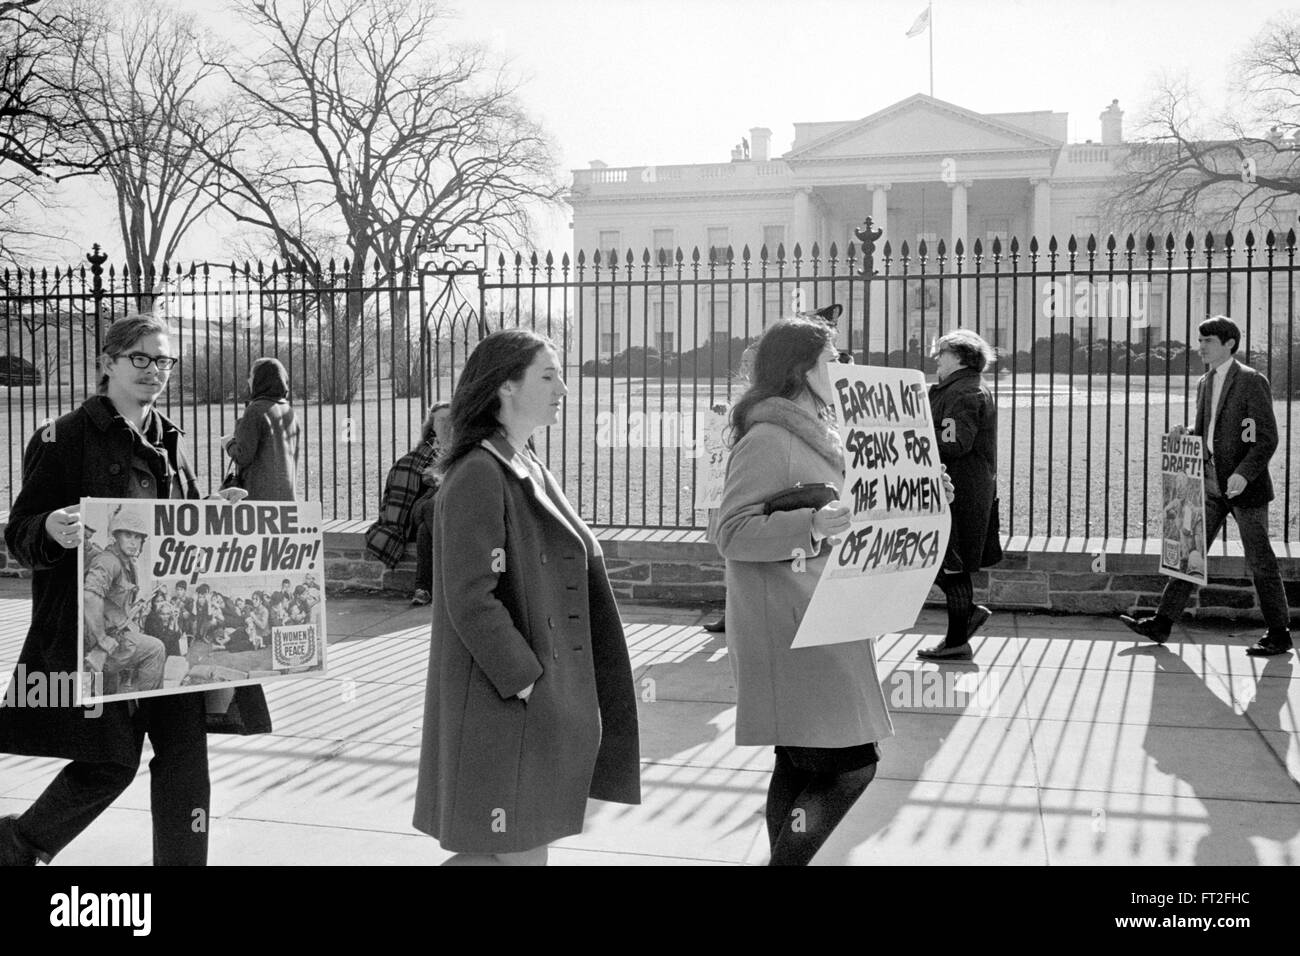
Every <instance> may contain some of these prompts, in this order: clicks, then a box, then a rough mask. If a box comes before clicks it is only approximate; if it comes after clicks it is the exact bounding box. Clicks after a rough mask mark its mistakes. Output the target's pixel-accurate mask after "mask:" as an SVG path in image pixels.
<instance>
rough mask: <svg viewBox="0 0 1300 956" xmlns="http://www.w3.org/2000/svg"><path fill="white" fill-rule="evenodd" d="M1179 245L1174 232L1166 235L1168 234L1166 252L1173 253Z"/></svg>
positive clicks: (1166, 235)
mask: <svg viewBox="0 0 1300 956" xmlns="http://www.w3.org/2000/svg"><path fill="white" fill-rule="evenodd" d="M1177 245H1178V243H1177V242H1176V241H1175V240H1174V234H1173V233H1172V232H1170V233H1166V234H1165V252H1173V251H1174V247H1175V246H1177Z"/></svg>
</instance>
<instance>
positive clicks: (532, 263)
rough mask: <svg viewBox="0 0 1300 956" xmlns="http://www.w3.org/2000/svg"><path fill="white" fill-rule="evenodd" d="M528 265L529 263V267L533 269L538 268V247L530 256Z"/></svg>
mask: <svg viewBox="0 0 1300 956" xmlns="http://www.w3.org/2000/svg"><path fill="white" fill-rule="evenodd" d="M528 265H529V267H530V268H532V269H536V268H537V250H536V249H534V250H533V254H532V255H531V256H529V257H528Z"/></svg>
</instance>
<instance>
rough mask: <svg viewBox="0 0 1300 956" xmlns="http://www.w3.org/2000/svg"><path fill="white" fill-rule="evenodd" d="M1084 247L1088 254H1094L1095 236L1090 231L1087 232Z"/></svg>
mask: <svg viewBox="0 0 1300 956" xmlns="http://www.w3.org/2000/svg"><path fill="white" fill-rule="evenodd" d="M1084 248H1085V249H1087V250H1088V255H1089V256H1092V255H1095V254H1096V252H1097V237H1096V236H1095V235H1093V234H1092V233H1088V241H1087V243H1085V245H1084Z"/></svg>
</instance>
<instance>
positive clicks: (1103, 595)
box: [0, 522, 1300, 621]
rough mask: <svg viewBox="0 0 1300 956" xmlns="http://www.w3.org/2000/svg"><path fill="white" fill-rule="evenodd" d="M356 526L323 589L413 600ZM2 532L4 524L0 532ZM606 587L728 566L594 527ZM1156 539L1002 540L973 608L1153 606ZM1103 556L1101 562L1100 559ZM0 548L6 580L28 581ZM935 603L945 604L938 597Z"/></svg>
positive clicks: (1201, 613) (334, 555)
mask: <svg viewBox="0 0 1300 956" xmlns="http://www.w3.org/2000/svg"><path fill="white" fill-rule="evenodd" d="M356 527H357V524H356V523H355V522H354V523H352V524H351V525H350V526H349V530H347V531H337V530H336V531H331V530H328V528H327V530H326V532H325V542H324V543H325V586H326V588H327V590H328V593H330V594H341V593H348V592H387V593H393V594H401V595H409V594H410V593H411V591H412V590H413V589H414V586H415V547H414V545H411V546H410V547H409V548H408V550H407V557H406V559H405V560H404V561H403V562H402V563H401V564H399V565H398V566H397V567H396V568H393V569H392V570H389V569H388V568H385V567H384V566H383V565H382V564H381V563H379V562H378V561H376V560H375V559H374V558H372V557H370V556H369V555H368V554H366V552H365V549H364V542H363V539H362V535H361V532H360V531H357V530H355V529H356ZM0 528H3V524H0ZM597 534H598V536H599V537H600V540H601V546H602V547H603V548H604V550H605V563H606V566H607V567H608V569H609V575H610V582H611V584H612V585H613V587H614V593H615V594H616V595H617V596H618V598H619V599H620V600H623V601H630V602H636V603H643V604H664V605H670V606H680V607H709V606H713V607H719V608H720V607H721V606H722V604H723V602H724V590H725V586H724V583H723V562H722V559H721V558H720V557H719V556H718V552H717V550H716V549H715V548H714V547H713V545H711V544H709V543H708V542H706V541H705V540H704V536H703V533H702V532H698V531H654V532H648V531H622V530H615V529H597ZM1158 547H1159V542H1158V541H1147V542H1143V541H1142V540H1140V539H1130V540H1127V541H1119V540H1111V541H1108V542H1105V543H1104V545H1103V543H1102V542H1087V541H1082V540H1078V539H1072V540H1070V541H1066V540H1065V539H1062V538H1032V539H1029V538H1025V537H1023V536H1017V537H1015V538H1010V539H1008V540H1007V541H1006V542H1004V551H1005V552H1006V556H1005V557H1004V558H1003V560H1002V562H1001V563H1000V564H999V565H998V566H997V567H995V568H990V569H988V570H986V571H980V572H978V573H977V574H975V575H974V576H973V580H974V585H975V600H976V601H977V602H978V603H981V604H987V605H988V606H990V607H992V608H994V609H1001V610H1030V611H1054V612H1061V613H1078V614H1116V613H1120V612H1124V611H1129V610H1131V609H1133V608H1139V609H1150V608H1154V607H1155V606H1156V604H1157V602H1158V601H1159V599H1160V591H1161V589H1162V588H1163V587H1164V584H1165V581H1166V578H1165V577H1164V576H1163V575H1161V574H1159V572H1158V567H1159V565H1158V561H1159V558H1158ZM1103 549H1104V560H1103V558H1102V552H1103ZM1275 550H1276V551H1277V552H1278V554H1279V560H1280V562H1281V564H1282V578H1283V580H1284V581H1285V582H1286V592H1287V600H1288V601H1289V602H1290V605H1291V617H1292V620H1293V621H1300V546H1297V545H1278V546H1276V547H1275ZM1210 570H1211V577H1210V584H1209V586H1208V587H1206V588H1202V589H1200V590H1199V591H1197V592H1195V593H1193V596H1192V600H1191V601H1190V602H1189V604H1188V613H1189V614H1191V615H1193V616H1196V617H1202V618H1229V619H1236V620H1246V621H1260V620H1262V618H1261V617H1260V613H1259V607H1258V604H1257V602H1256V598H1255V590H1254V588H1253V587H1252V586H1251V582H1250V577H1249V575H1248V573H1247V571H1246V567H1245V561H1244V559H1243V558H1242V556H1241V546H1240V544H1239V543H1237V542H1230V543H1229V544H1228V545H1227V547H1226V549H1225V547H1224V545H1223V544H1222V542H1220V543H1219V544H1218V545H1216V546H1215V547H1214V548H1212V549H1211V553H1210ZM29 576H30V572H28V571H25V570H23V569H22V568H20V567H19V566H18V564H17V562H15V561H14V560H13V559H12V558H11V557H10V556H9V554H8V553H7V551H6V550H5V549H4V548H3V547H2V546H0V577H29ZM931 599H932V600H933V601H934V602H936V603H942V595H940V594H939V592H938V590H937V589H935V590H934V591H932V592H931Z"/></svg>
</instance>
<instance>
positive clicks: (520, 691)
mask: <svg viewBox="0 0 1300 956" xmlns="http://www.w3.org/2000/svg"><path fill="white" fill-rule="evenodd" d="M567 391H568V389H567V388H566V387H565V385H564V379H563V376H562V368H561V365H560V361H559V359H558V357H557V356H556V354H555V350H554V348H553V347H552V346H551V344H550V342H548V341H547V340H546V339H544V338H542V337H541V336H539V335H537V334H536V333H534V332H531V331H529V330H527V329H508V330H504V331H501V332H495V333H493V334H491V335H489V336H488V337H487V338H485V339H483V341H482V342H480V343H479V344H478V347H477V348H476V349H475V350H474V352H473V353H472V354H471V355H470V357H469V360H468V361H467V362H466V364H465V371H464V372H463V373H462V375H461V378H460V382H459V384H458V385H457V388H456V393H455V396H454V397H453V399H452V406H451V408H452V431H453V434H454V439H453V444H452V446H451V448H450V450H449V451H448V452H447V453H446V454H445V456H444V458H443V463H444V465H445V474H446V477H445V478H444V479H443V482H442V487H441V490H440V491H439V492H438V496H437V498H436V500H435V505H434V523H435V526H436V532H435V534H434V560H433V634H432V637H433V640H432V647H431V650H430V654H429V677H428V686H427V690H426V695H425V705H424V731H423V739H422V741H421V747H420V773H419V783H418V786H417V788H416V796H415V819H414V825H415V827H416V829H418V830H421V831H423V832H425V833H428V834H429V835H430V836H433V837H435V838H436V839H437V840H438V841H439V842H440V843H441V844H442V846H443V848H444V849H447V850H453V851H456V853H457V854H458V856H456V857H453V858H452V860H451V861H449V862H455V863H468V862H476V863H507V864H511V863H532V864H539V863H545V862H546V851H547V846H548V844H550V843H551V842H553V841H555V840H558V839H560V838H562V837H565V836H569V835H572V834H575V833H580V832H582V826H583V818H584V815H585V812H586V806H587V799H588V797H594V798H596V799H598V800H613V801H616V802H619V803H632V804H635V803H640V801H641V784H640V748H639V742H638V738H637V715H636V696H635V692H634V690H633V685H632V670H631V666H630V663H629V660H628V652H627V644H626V641H625V638H624V636H623V627H622V623H621V621H620V619H619V614H618V608H617V606H616V605H615V603H614V595H613V592H612V590H611V589H610V586H609V579H608V577H607V576H606V573H605V563H604V559H603V557H602V555H601V550H600V545H599V544H598V543H597V542H596V539H595V537H594V536H593V535H592V533H591V530H590V529H589V528H588V527H587V525H586V524H585V523H584V522H583V521H582V519H581V518H579V517H578V515H577V514H576V513H575V512H574V510H573V508H572V507H571V506H570V505H569V502H568V501H567V500H566V499H565V497H564V493H563V492H562V491H561V490H560V488H559V485H558V484H557V483H556V481H555V479H554V478H553V477H552V476H551V474H550V472H548V471H547V470H546V468H545V466H543V465H542V464H541V462H539V461H538V460H537V457H536V456H535V455H534V454H533V450H532V441H531V435H532V433H533V432H534V430H536V429H537V428H544V427H547V426H549V425H552V424H554V423H555V421H556V417H557V415H558V414H559V409H560V404H561V402H562V400H563V398H564V395H565V394H566V393H567Z"/></svg>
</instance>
